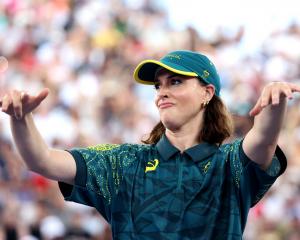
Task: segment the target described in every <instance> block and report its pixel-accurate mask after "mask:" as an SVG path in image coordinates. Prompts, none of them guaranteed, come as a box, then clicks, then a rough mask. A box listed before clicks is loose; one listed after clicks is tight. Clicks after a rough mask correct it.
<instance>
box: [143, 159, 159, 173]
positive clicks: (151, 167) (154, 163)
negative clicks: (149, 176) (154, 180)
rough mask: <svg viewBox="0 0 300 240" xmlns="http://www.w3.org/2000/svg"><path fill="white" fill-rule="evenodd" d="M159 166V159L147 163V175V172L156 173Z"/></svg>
mask: <svg viewBox="0 0 300 240" xmlns="http://www.w3.org/2000/svg"><path fill="white" fill-rule="evenodd" d="M158 164H159V161H158V159H154V160H150V161H148V162H147V164H146V169H145V173H146V172H152V171H155V170H156V168H157V166H158Z"/></svg>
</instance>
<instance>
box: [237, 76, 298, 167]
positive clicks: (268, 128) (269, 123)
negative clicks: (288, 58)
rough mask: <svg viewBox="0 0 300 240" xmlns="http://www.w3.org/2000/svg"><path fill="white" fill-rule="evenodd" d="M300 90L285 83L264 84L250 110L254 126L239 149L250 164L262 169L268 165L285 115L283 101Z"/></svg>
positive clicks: (293, 85) (284, 103)
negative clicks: (251, 162) (257, 165)
mask: <svg viewBox="0 0 300 240" xmlns="http://www.w3.org/2000/svg"><path fill="white" fill-rule="evenodd" d="M293 92H300V87H299V86H298V85H295V84H291V83H286V82H272V83H270V84H268V85H266V86H265V87H264V89H263V91H262V93H261V96H260V97H259V99H258V101H257V103H256V105H255V106H254V108H253V109H252V110H251V111H250V115H251V116H254V125H253V127H252V128H251V130H250V131H249V132H248V133H247V135H246V136H245V139H244V141H243V150H244V152H245V154H246V155H247V156H248V157H249V158H250V159H251V160H252V161H254V162H256V163H257V164H259V165H260V166H261V168H262V169H264V170H266V169H267V168H268V167H269V165H270V164H271V161H272V157H273V155H274V153H275V150H276V146H277V141H278V137H279V133H280V129H281V127H282V123H283V120H284V117H285V113H286V105H287V104H286V102H287V98H288V99H291V98H293V96H292V93H293Z"/></svg>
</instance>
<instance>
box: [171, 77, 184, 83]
mask: <svg viewBox="0 0 300 240" xmlns="http://www.w3.org/2000/svg"><path fill="white" fill-rule="evenodd" d="M181 83H182V80H180V79H176V78H175V79H172V80H171V84H172V85H179V84H181Z"/></svg>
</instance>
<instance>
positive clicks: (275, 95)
mask: <svg viewBox="0 0 300 240" xmlns="http://www.w3.org/2000/svg"><path fill="white" fill-rule="evenodd" d="M279 92H280V90H279V89H278V88H273V89H272V92H271V99H272V105H278V104H279V96H280V94H279Z"/></svg>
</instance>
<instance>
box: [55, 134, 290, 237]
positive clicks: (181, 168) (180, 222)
mask: <svg viewBox="0 0 300 240" xmlns="http://www.w3.org/2000/svg"><path fill="white" fill-rule="evenodd" d="M241 146H242V140H236V141H234V142H233V143H231V144H225V145H222V146H221V147H217V146H216V145H213V144H209V143H201V144H199V145H196V146H194V147H192V148H190V149H187V150H185V151H184V152H182V153H181V152H180V151H179V150H178V149H177V148H176V147H174V146H173V145H172V144H171V143H170V142H169V140H168V139H167V137H166V136H163V137H162V138H161V139H160V141H159V142H158V143H157V144H155V145H138V144H122V145H111V144H103V145H98V146H95V147H88V148H81V149H73V150H71V151H70V153H71V154H72V155H73V157H74V159H75V161H76V165H77V172H76V177H75V183H74V185H73V186H71V185H68V184H65V183H61V182H60V183H59V186H60V189H61V192H62V193H63V195H64V197H65V199H66V200H68V201H74V202H77V203H81V204H85V205H88V206H92V207H95V208H96V209H97V210H98V211H99V213H100V214H101V215H102V216H103V217H104V218H105V219H106V220H107V221H108V222H109V223H110V224H111V228H112V234H113V238H114V239H121V240H127V239H145V240H147V239H166V240H168V239H170V240H176V239H178V240H184V239H205V240H207V239H214V240H215V239H222V240H224V239H242V233H243V230H244V228H245V225H246V219H247V215H248V211H249V209H250V208H251V207H252V206H254V205H255V204H256V203H257V202H258V201H259V200H260V199H261V198H262V197H263V195H264V194H265V193H266V192H267V190H268V189H269V188H270V187H271V185H272V184H273V183H274V182H275V180H276V178H277V177H278V176H279V175H280V174H282V173H283V172H284V170H285V168H286V158H285V156H284V154H283V152H282V151H281V150H280V148H279V147H277V149H276V152H275V155H274V157H273V160H272V164H271V166H270V167H269V169H268V170H267V171H263V170H261V169H260V168H259V166H258V165H257V164H256V163H254V162H253V161H251V160H250V159H248V157H247V156H246V155H245V153H244V152H243V149H242V147H241Z"/></svg>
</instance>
